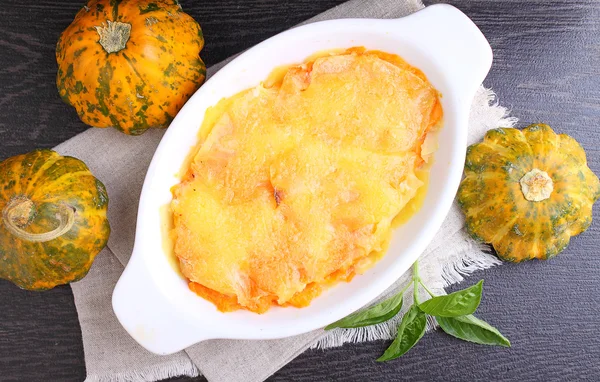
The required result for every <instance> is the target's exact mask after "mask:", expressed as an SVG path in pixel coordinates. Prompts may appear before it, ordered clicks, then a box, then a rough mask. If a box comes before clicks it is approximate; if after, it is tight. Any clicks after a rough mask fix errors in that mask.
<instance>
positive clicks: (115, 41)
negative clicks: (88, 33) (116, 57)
mask: <svg viewBox="0 0 600 382" xmlns="http://www.w3.org/2000/svg"><path fill="white" fill-rule="evenodd" d="M94 28H96V31H97V32H98V36H99V37H100V40H99V41H98V42H99V43H100V45H102V48H104V50H105V51H106V53H116V52H118V51H120V50H123V49H125V45H127V41H129V36H130V35H131V24H128V23H122V22H120V21H110V20H109V21H107V22H106V25H105V24H104V23H102V25H101V26H97V27H94Z"/></svg>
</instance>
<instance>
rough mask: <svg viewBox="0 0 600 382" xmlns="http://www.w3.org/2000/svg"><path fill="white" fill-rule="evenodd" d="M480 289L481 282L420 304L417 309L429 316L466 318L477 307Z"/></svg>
mask: <svg viewBox="0 0 600 382" xmlns="http://www.w3.org/2000/svg"><path fill="white" fill-rule="evenodd" d="M482 287H483V280H481V281H480V282H478V283H477V284H475V285H473V286H472V287H469V288H467V289H463V290H460V291H458V292H454V293H450V294H448V295H446V296H437V297H433V298H431V299H429V300H427V301H425V302H423V303H422V304H420V305H419V308H421V310H422V311H423V312H425V313H427V314H429V315H430V316H436V317H458V316H466V315H468V314H472V313H474V312H475V310H476V309H477V307H478V306H479V303H480V302H481V290H482Z"/></svg>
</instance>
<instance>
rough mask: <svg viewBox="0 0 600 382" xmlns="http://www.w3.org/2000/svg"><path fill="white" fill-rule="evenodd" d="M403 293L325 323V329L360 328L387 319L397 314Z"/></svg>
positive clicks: (400, 306)
mask: <svg viewBox="0 0 600 382" xmlns="http://www.w3.org/2000/svg"><path fill="white" fill-rule="evenodd" d="M403 295H404V293H398V294H397V295H395V296H393V297H391V298H388V299H387V300H385V301H382V302H380V303H379V304H377V305H373V306H372V307H370V308H368V309H365V310H362V311H360V312H356V313H352V314H351V315H349V316H346V317H344V318H342V319H341V320H338V321H336V322H334V323H333V324H329V325H327V326H326V327H325V330H331V329H335V328H360V327H362V326H369V325H375V324H379V323H381V322H384V321H387V320H389V319H390V318H392V317H394V316H395V315H396V314H398V312H399V311H400V308H402V296H403Z"/></svg>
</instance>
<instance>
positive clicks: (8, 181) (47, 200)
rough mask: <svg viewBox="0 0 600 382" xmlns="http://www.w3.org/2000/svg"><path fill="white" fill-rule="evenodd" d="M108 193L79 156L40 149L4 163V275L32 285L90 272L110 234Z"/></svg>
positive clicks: (0, 258)
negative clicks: (107, 214)
mask: <svg viewBox="0 0 600 382" xmlns="http://www.w3.org/2000/svg"><path fill="white" fill-rule="evenodd" d="M107 208H108V195H107V193H106V189H105V188H104V185H103V184H102V183H101V182H100V181H99V180H98V179H96V178H95V177H94V176H93V175H92V173H91V172H90V170H89V169H88V167H87V166H86V165H85V163H83V162H82V161H80V160H79V159H76V158H73V157H67V156H65V157H63V156H61V155H59V154H58V153H56V152H54V151H52V150H36V151H32V152H30V153H28V154H23V155H17V156H14V157H11V158H8V159H6V160H4V161H3V162H1V163H0V210H1V211H2V224H1V225H0V278H2V279H6V280H9V281H11V282H13V283H15V284H16V285H18V286H19V287H21V288H24V289H29V290H45V289H51V288H53V287H55V286H57V285H60V284H66V283H69V282H72V281H77V280H79V279H81V278H82V277H84V276H85V275H86V274H87V272H88V270H89V269H90V266H91V265H92V262H93V261H94V257H95V256H96V254H98V252H100V251H101V250H102V248H104V246H105V245H106V243H107V241H108V236H109V235H110V226H109V224H108V220H107V218H106V211H107Z"/></svg>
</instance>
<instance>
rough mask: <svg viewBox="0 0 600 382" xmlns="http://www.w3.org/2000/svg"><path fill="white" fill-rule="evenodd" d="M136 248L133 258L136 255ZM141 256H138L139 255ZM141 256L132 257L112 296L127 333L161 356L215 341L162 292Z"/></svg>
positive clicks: (114, 306) (118, 317)
mask: <svg viewBox="0 0 600 382" xmlns="http://www.w3.org/2000/svg"><path fill="white" fill-rule="evenodd" d="M135 252H136V251H135V249H134V255H135ZM138 255H139V254H138ZM141 258H142V256H131V259H130V260H129V264H128V265H127V267H126V268H125V271H124V272H123V274H122V275H121V277H120V278H119V281H118V282H117V285H116V286H115V289H114V291H113V295H112V306H113V311H114V312H115V315H116V316H117V319H118V320H119V322H120V323H121V325H122V326H123V327H124V328H125V330H126V331H127V332H128V333H129V335H131V337H133V339H134V340H135V341H137V342H138V343H139V344H140V345H142V346H143V347H144V348H146V349H147V350H149V351H151V352H152V353H155V354H159V355H167V354H172V353H175V352H178V351H180V350H183V349H185V348H187V347H188V346H191V345H193V344H195V343H197V342H200V341H203V340H206V339H208V338H214V337H212V336H210V335H208V333H200V332H199V329H198V326H197V325H192V323H191V322H189V321H188V320H189V319H188V318H187V315H186V314H185V312H181V311H179V309H177V307H176V306H175V305H174V304H173V303H172V302H171V301H170V299H169V298H167V296H166V295H165V293H164V291H162V290H159V287H158V286H157V284H156V282H155V281H154V280H153V279H152V277H151V274H150V271H149V269H148V267H147V264H146V263H144V262H143V261H141Z"/></svg>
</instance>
